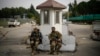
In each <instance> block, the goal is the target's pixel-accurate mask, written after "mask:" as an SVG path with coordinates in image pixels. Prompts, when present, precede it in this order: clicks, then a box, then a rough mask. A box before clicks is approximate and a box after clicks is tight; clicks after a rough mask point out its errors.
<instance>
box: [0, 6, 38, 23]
mask: <svg viewBox="0 0 100 56" xmlns="http://www.w3.org/2000/svg"><path fill="white" fill-rule="evenodd" d="M24 14H25V15H26V17H27V18H33V17H34V18H35V20H36V21H37V22H38V24H39V21H40V17H39V13H38V12H37V11H36V10H35V9H34V6H33V5H31V6H30V8H28V9H25V8H23V7H19V8H13V7H12V8H7V7H6V8H2V9H1V10H0V18H14V17H15V16H16V15H19V16H21V17H23V15H24Z"/></svg>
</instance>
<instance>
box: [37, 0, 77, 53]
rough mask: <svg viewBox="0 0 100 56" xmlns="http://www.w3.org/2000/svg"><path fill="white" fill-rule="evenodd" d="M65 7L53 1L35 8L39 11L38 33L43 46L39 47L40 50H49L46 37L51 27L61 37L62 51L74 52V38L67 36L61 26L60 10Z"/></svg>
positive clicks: (64, 26)
mask: <svg viewBox="0 0 100 56" xmlns="http://www.w3.org/2000/svg"><path fill="white" fill-rule="evenodd" d="M65 8H66V6H64V5H62V4H60V3H58V2H56V1H54V0H47V1H45V2H44V3H42V4H40V5H38V6H37V9H40V18H41V25H40V27H39V28H40V31H41V32H42V34H43V44H41V45H39V47H38V48H39V49H41V50H50V45H49V44H50V43H49V39H48V35H49V34H50V32H51V27H55V28H56V30H57V31H59V32H60V33H61V34H62V35H63V37H62V40H63V43H64V44H65V45H64V44H62V48H61V50H62V51H74V50H75V38H74V37H71V36H69V35H68V28H67V26H66V25H63V24H62V10H63V9H65Z"/></svg>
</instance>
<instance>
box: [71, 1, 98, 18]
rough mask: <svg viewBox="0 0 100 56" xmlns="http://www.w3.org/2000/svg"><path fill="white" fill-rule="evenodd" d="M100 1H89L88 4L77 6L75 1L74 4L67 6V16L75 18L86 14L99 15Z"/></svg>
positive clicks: (82, 3) (83, 3)
mask: <svg viewBox="0 0 100 56" xmlns="http://www.w3.org/2000/svg"><path fill="white" fill-rule="evenodd" d="M99 6H100V1H98V0H90V1H88V2H84V1H82V2H80V3H79V4H77V2H76V1H74V3H70V4H69V13H70V14H69V16H70V17H75V16H79V15H87V14H100V7H99Z"/></svg>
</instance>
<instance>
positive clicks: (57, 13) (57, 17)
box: [55, 11, 60, 23]
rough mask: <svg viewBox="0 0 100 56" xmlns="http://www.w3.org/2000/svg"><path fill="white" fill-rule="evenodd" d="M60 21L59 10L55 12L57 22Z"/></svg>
mask: <svg viewBox="0 0 100 56" xmlns="http://www.w3.org/2000/svg"><path fill="white" fill-rule="evenodd" d="M59 21H60V20H59V11H56V13H55V22H56V23H60V22H59Z"/></svg>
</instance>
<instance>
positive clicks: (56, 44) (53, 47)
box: [50, 41, 62, 54]
mask: <svg viewBox="0 0 100 56" xmlns="http://www.w3.org/2000/svg"><path fill="white" fill-rule="evenodd" d="M61 44H62V42H61V41H50V53H51V54H54V53H57V54H58V52H59V50H60V48H61Z"/></svg>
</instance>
